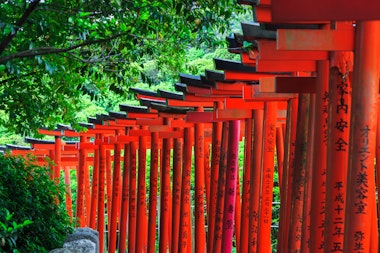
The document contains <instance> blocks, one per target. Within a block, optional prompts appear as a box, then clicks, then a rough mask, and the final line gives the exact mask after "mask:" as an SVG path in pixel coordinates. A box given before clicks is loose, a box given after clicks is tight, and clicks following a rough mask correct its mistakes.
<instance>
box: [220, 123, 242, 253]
mask: <svg viewBox="0 0 380 253" xmlns="http://www.w3.org/2000/svg"><path fill="white" fill-rule="evenodd" d="M229 125H230V127H229V132H228V149H227V172H226V190H225V197H224V212H223V213H224V217H223V237H222V249H223V251H222V252H231V251H232V237H233V233H234V220H235V199H236V182H237V172H238V171H237V169H238V151H239V135H240V122H239V121H238V120H234V121H230V123H229Z"/></svg>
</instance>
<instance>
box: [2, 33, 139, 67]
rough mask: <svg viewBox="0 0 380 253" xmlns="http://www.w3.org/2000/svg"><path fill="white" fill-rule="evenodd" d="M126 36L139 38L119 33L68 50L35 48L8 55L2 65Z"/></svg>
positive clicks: (65, 49) (66, 49)
mask: <svg viewBox="0 0 380 253" xmlns="http://www.w3.org/2000/svg"><path fill="white" fill-rule="evenodd" d="M126 35H129V36H133V37H138V36H136V35H133V34H129V33H119V34H116V35H113V36H111V37H108V38H104V39H98V40H87V41H84V42H82V43H79V44H77V45H73V46H70V47H67V48H56V47H39V48H33V49H30V50H26V51H22V52H18V53H14V54H11V55H7V56H4V57H0V63H3V62H6V61H9V60H12V59H18V58H27V57H34V56H39V55H47V54H59V53H66V52H70V51H72V50H74V49H77V48H80V47H84V46H89V45H93V44H98V43H104V42H108V41H110V40H113V39H116V38H118V37H121V36H126Z"/></svg>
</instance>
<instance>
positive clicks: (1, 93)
mask: <svg viewBox="0 0 380 253" xmlns="http://www.w3.org/2000/svg"><path fill="white" fill-rule="evenodd" d="M240 11H242V9H241V7H240V6H239V5H237V3H235V2H234V1H232V0H222V1H209V0H198V1H177V0H162V1H147V0H139V1H137V0H127V1H121V0H111V1H102V0H80V1H79V0H70V1H68V0H6V1H4V2H2V3H0V31H2V34H0V110H2V111H4V113H5V115H6V118H2V119H1V122H0V124H2V125H5V126H7V127H8V128H9V129H10V130H13V131H16V132H18V133H30V131H34V130H35V129H37V128H38V127H41V126H47V127H49V126H54V125H55V124H56V123H57V122H65V123H70V124H72V125H74V126H75V125H76V123H77V119H76V116H75V112H76V111H77V110H78V109H79V106H80V104H81V103H80V98H81V95H82V94H89V95H90V96H91V97H92V98H101V97H104V95H106V94H108V93H109V91H111V92H114V93H116V94H120V95H123V96H126V94H127V90H128V87H130V86H131V85H133V84H134V83H135V82H136V81H138V80H139V79H144V78H145V76H144V73H143V69H144V68H143V64H144V62H146V61H150V60H152V59H154V60H155V61H156V64H157V68H158V69H165V73H167V75H168V76H169V77H172V76H174V73H176V74H177V73H178V71H179V70H180V69H181V68H182V67H183V63H184V57H183V55H184V52H185V50H186V49H187V48H189V47H194V46H200V45H206V46H208V47H213V46H216V45H217V44H218V43H221V41H222V40H224V37H223V36H222V35H223V33H224V32H225V31H227V28H228V27H229V25H230V21H231V20H232V19H233V17H234V16H235V14H236V13H238V12H240ZM210 33H211V34H212V35H211V36H210ZM143 81H147V82H149V81H150V80H143Z"/></svg>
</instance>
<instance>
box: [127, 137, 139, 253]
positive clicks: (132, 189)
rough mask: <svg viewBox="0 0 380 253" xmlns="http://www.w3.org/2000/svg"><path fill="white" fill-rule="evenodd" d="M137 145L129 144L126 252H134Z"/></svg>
mask: <svg viewBox="0 0 380 253" xmlns="http://www.w3.org/2000/svg"><path fill="white" fill-rule="evenodd" d="M137 147H138V144H137V142H135V141H132V142H131V143H130V150H129V151H130V160H129V162H130V172H129V220H128V224H129V227H128V252H135V251H136V227H137V217H136V216H137V208H136V205H137V203H136V202H137V199H136V198H137V194H136V169H137V168H136V166H137V165H136V162H137V154H136V150H137Z"/></svg>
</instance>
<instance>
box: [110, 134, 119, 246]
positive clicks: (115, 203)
mask: <svg viewBox="0 0 380 253" xmlns="http://www.w3.org/2000/svg"><path fill="white" fill-rule="evenodd" d="M119 134H121V132H119V131H117V133H116V136H118V135H119ZM113 156H114V163H113V179H112V207H111V213H110V215H111V224H109V243H110V247H109V249H110V250H109V252H112V253H113V252H114V251H115V249H116V239H117V233H116V230H117V221H118V220H119V219H118V213H119V201H120V196H121V189H120V182H121V179H120V178H121V168H120V162H121V144H119V143H116V144H115V145H114V154H113Z"/></svg>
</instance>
